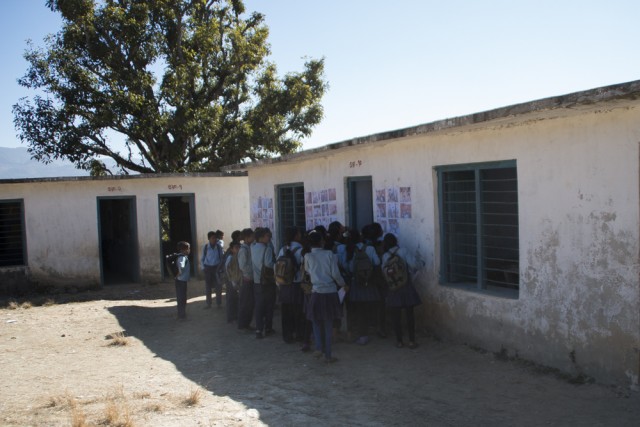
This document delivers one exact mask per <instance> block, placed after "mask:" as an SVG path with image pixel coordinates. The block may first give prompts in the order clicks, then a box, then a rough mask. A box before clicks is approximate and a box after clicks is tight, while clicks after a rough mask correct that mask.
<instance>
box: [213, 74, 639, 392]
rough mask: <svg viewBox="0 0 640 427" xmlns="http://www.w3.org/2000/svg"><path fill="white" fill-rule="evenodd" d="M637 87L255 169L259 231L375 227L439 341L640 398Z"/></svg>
mask: <svg viewBox="0 0 640 427" xmlns="http://www.w3.org/2000/svg"><path fill="white" fill-rule="evenodd" d="M639 148H640V81H635V82H630V83H624V84H619V85H615V86H610V87H603V88H598V89H594V90H587V91H584V92H580V93H573V94H570V95H565V96H558V97H553V98H548V99H542V100H538V101H533V102H528V103H524V104H519V105H514V106H509V107H505V108H499V109H496V110H492V111H486V112H482V113H477V114H472V115H468V116H464V117H457V118H453V119H447V120H442V121H437V122H433V123H428V124H424V125H420V126H416V127H411V128H406V129H401V130H396V131H393V132H386V133H381V134H376V135H371V136H367V137H363V138H356V139H353V140H348V141H344V142H340V143H336V144H331V145H327V146H325V147H321V148H318V149H312V150H308V151H304V152H301V153H296V154H293V155H288V156H283V157H279V158H275V159H268V160H264V161H260V162H255V163H251V164H246V165H236V166H230V167H228V168H226V170H229V171H248V174H249V197H250V210H251V221H252V225H254V226H256V225H263V224H264V223H265V222H266V223H267V224H273V225H274V227H275V232H274V235H275V236H277V237H280V238H281V236H282V230H283V229H284V227H286V226H288V225H298V226H302V227H305V228H306V229H310V228H311V227H313V226H315V225H318V224H322V225H325V226H326V225H327V224H329V223H330V222H331V221H334V220H338V221H341V222H343V223H346V224H347V225H348V226H351V227H357V228H358V229H359V228H361V227H362V226H363V225H365V224H368V223H371V222H373V221H376V222H379V223H381V224H382V225H383V227H384V228H385V230H386V231H391V232H394V233H396V235H397V236H398V238H399V242H400V245H401V246H405V247H407V248H408V249H410V251H411V252H412V253H414V254H415V256H416V258H417V259H419V260H421V261H422V262H423V263H424V268H422V269H421V271H420V272H419V274H418V276H417V279H416V285H417V287H418V289H419V291H420V293H421V295H422V296H423V299H424V304H423V306H422V312H421V314H422V315H423V319H424V322H425V323H424V325H425V326H426V327H427V328H428V329H429V330H431V331H432V332H433V333H434V334H436V335H439V336H441V337H445V338H448V339H453V340H456V341H458V342H464V343H468V344H469V345H472V346H478V347H480V348H484V349H487V350H490V351H494V352H501V353H503V354H507V355H509V356H517V357H521V358H524V359H527V360H531V361H534V362H538V363H541V364H544V365H547V366H552V367H555V368H558V369H561V370H562V371H565V372H570V373H574V374H576V375H578V374H585V375H589V376H593V377H595V378H597V379H601V380H602V379H605V380H606V381H615V382H622V383H627V384H630V385H632V386H637V384H638V374H639V371H640V282H639V275H640V269H639V263H638V261H639V244H638V240H639V233H640V221H639V218H640V186H639V182H640V149H639Z"/></svg>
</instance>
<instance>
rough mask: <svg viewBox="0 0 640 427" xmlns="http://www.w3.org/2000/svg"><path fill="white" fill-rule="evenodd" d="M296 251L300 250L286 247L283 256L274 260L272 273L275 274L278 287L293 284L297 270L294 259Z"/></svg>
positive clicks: (296, 263)
mask: <svg viewBox="0 0 640 427" xmlns="http://www.w3.org/2000/svg"><path fill="white" fill-rule="evenodd" d="M298 249H300V247H297V248H295V249H294V250H291V248H290V247H289V246H287V247H286V249H285V251H284V252H283V254H282V255H280V256H279V257H278V259H277V260H276V263H275V265H274V266H273V271H274V272H275V276H276V283H277V284H278V285H290V284H292V283H293V280H294V279H295V277H296V270H297V268H298V262H297V261H296V258H295V253H296V251H297V250H298Z"/></svg>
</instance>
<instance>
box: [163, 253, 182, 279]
mask: <svg viewBox="0 0 640 427" xmlns="http://www.w3.org/2000/svg"><path fill="white" fill-rule="evenodd" d="M180 255H182V254H181V253H180V252H175V253H172V254H169V255H167V256H165V257H164V264H165V266H166V267H167V271H168V272H169V273H171V275H172V276H173V278H174V279H175V278H176V277H177V276H178V273H180V269H179V268H178V257H179V256H180Z"/></svg>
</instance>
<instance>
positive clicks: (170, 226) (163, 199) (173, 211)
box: [159, 194, 198, 279]
mask: <svg viewBox="0 0 640 427" xmlns="http://www.w3.org/2000/svg"><path fill="white" fill-rule="evenodd" d="M194 204H195V202H194V196H193V194H186V195H184V194H183V195H171V196H159V209H160V241H161V244H162V248H161V251H162V253H161V255H162V259H161V260H160V261H161V265H162V268H163V272H164V278H165V279H167V278H170V277H171V275H170V273H169V272H168V271H167V270H166V266H165V263H164V257H165V256H166V255H168V254H172V253H174V252H175V251H176V245H177V244H178V242H180V241H185V242H189V243H190V244H191V255H189V261H190V262H191V275H192V276H195V275H196V273H197V271H198V268H197V260H198V248H197V247H195V246H194V244H195V242H196V229H195V218H194V212H195V209H194ZM194 260H196V261H195V262H194Z"/></svg>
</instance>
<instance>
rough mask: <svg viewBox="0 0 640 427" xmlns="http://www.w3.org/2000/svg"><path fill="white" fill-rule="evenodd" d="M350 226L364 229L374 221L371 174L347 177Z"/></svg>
mask: <svg viewBox="0 0 640 427" xmlns="http://www.w3.org/2000/svg"><path fill="white" fill-rule="evenodd" d="M347 190H348V193H347V194H348V198H349V204H348V206H349V215H348V218H349V227H351V228H355V229H356V230H358V231H360V230H362V227H364V226H365V225H368V224H371V223H372V222H373V185H372V184H371V177H370V176H359V177H351V178H347Z"/></svg>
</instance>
